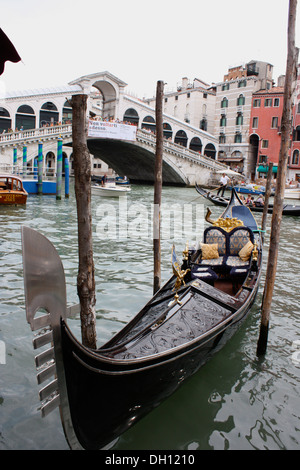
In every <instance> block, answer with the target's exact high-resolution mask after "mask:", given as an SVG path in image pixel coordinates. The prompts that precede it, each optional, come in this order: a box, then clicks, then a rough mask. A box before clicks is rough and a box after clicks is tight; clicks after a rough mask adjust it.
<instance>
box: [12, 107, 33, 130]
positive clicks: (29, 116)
mask: <svg viewBox="0 0 300 470" xmlns="http://www.w3.org/2000/svg"><path fill="white" fill-rule="evenodd" d="M35 121H36V116H35V112H34V110H33V109H32V107H31V106H29V105H27V104H23V105H21V106H19V107H18V109H17V113H16V128H17V129H21V127H23V129H35Z"/></svg>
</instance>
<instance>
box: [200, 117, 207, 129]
mask: <svg viewBox="0 0 300 470" xmlns="http://www.w3.org/2000/svg"><path fill="white" fill-rule="evenodd" d="M200 129H202V130H203V131H207V119H205V118H203V119H201V121H200Z"/></svg>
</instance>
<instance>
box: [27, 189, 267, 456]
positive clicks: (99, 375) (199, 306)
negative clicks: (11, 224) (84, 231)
mask: <svg viewBox="0 0 300 470" xmlns="http://www.w3.org/2000/svg"><path fill="white" fill-rule="evenodd" d="M208 222H210V225H209V226H208V227H206V228H205V230H204V238H203V241H204V242H205V243H204V244H203V243H201V244H200V246H199V247H198V246H195V247H193V248H191V247H190V248H188V247H186V249H184V251H183V261H182V262H181V261H179V259H178V257H177V255H176V252H175V249H174V247H173V249H172V263H170V265H172V271H173V275H172V276H171V278H170V279H169V280H168V281H167V282H166V283H165V284H164V285H163V287H162V288H161V289H160V290H159V291H158V292H157V293H156V294H155V295H154V296H153V297H152V298H151V300H150V301H149V302H148V303H147V304H146V305H145V306H144V307H143V308H142V310H141V311H140V312H139V313H138V314H137V315H136V316H135V317H134V318H133V319H132V320H131V321H130V322H129V323H128V324H127V325H126V326H125V327H124V328H123V329H122V330H121V331H119V332H118V333H117V334H116V335H115V336H114V337H113V338H111V339H110V340H109V341H108V342H107V343H106V344H104V345H103V346H101V347H100V348H99V349H96V350H91V349H89V348H87V347H85V346H83V345H82V344H81V342H80V341H79V340H78V339H76V338H75V336H74V335H73V333H72V332H71V330H70V328H69V327H68V321H67V317H68V316H69V315H70V314H71V313H72V310H73V309H74V308H76V307H67V299H66V286H65V276H64V270H63V265H62V262H61V260H60V257H59V256H58V254H57V252H56V250H55V248H54V246H53V245H52V244H51V243H50V242H49V240H48V239H47V238H45V237H44V236H43V235H41V234H40V233H38V232H36V231H35V230H33V229H31V228H28V227H22V246H23V266H24V287H25V300H26V317H27V321H28V322H29V323H30V325H31V328H32V330H33V331H38V333H37V335H36V336H35V338H34V342H33V344H34V348H35V349H38V348H40V347H41V348H43V350H42V352H41V353H40V354H38V356H36V366H37V368H38V374H37V378H38V383H44V384H46V385H45V386H43V388H42V390H41V391H40V399H41V400H42V401H43V403H42V406H41V413H42V416H46V415H47V414H48V413H49V412H50V411H52V410H53V409H54V408H55V407H56V406H59V407H60V415H61V420H62V425H63V429H64V433H65V436H66V439H67V442H68V444H69V446H70V448H71V449H88V450H93V449H103V448H106V447H107V446H109V445H111V443H112V442H114V440H116V439H117V438H118V437H119V436H120V435H121V434H122V433H124V432H125V431H126V430H127V429H129V428H130V427H131V426H133V425H134V424H135V423H136V422H137V421H138V420H140V419H141V418H142V417H143V416H145V415H146V414H147V413H149V412H150V411H151V410H152V409H154V408H155V407H157V406H158V405H159V404H160V403H161V402H162V401H163V400H164V399H166V398H167V397H169V396H170V395H171V394H172V393H173V392H174V391H175V390H176V389H177V388H178V387H179V386H180V385H181V384H182V382H184V381H185V380H186V379H188V377H190V376H192V375H193V374H194V373H196V372H197V371H198V370H199V368H200V367H201V366H202V365H203V364H204V363H205V362H207V361H208V360H209V359H210V358H211V357H212V355H214V354H215V353H216V352H217V351H219V350H220V349H221V347H222V346H224V345H225V344H226V343H227V341H228V340H229V339H230V338H231V337H232V335H233V334H234V333H235V332H236V331H237V329H238V328H239V327H240V325H241V324H242V322H243V321H244V320H245V319H246V317H247V315H248V313H249V311H250V309H251V306H252V305H253V302H254V300H255V297H256V294H257V290H258V286H259V280H260V273H261V262H262V242H261V235H260V231H259V229H258V227H257V224H256V221H255V219H254V217H253V214H252V213H251V212H250V211H249V209H248V208H247V207H245V206H243V205H241V204H240V201H239V199H238V197H237V194H236V193H235V191H234V190H233V191H232V197H231V199H230V202H229V204H228V206H227V208H226V209H225V211H224V212H223V214H222V216H221V217H220V218H218V219H217V220H216V221H214V220H211V219H209V220H208ZM214 242H216V243H214ZM216 245H217V247H216ZM207 247H208V248H209V247H214V250H216V248H217V251H218V253H217V254H215V256H214V257H213V258H212V259H210V258H209V257H208V258H207V256H206V255H205V253H204V252H205V249H206V248H207ZM245 248H246V251H247V256H246V257H243V259H242V258H241V250H243V251H245ZM48 343H50V347H49V344H48Z"/></svg>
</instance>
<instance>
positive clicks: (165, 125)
mask: <svg viewBox="0 0 300 470" xmlns="http://www.w3.org/2000/svg"><path fill="white" fill-rule="evenodd" d="M163 134H164V137H165V138H166V139H168V140H172V136H173V130H172V127H171V126H170V124H169V123H168V122H164V123H163Z"/></svg>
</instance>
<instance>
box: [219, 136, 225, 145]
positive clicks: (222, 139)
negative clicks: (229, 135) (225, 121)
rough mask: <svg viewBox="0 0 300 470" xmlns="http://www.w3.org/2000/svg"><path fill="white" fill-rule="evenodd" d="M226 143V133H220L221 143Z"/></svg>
mask: <svg viewBox="0 0 300 470" xmlns="http://www.w3.org/2000/svg"><path fill="white" fill-rule="evenodd" d="M225 143H226V136H225V134H220V135H219V144H225Z"/></svg>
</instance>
